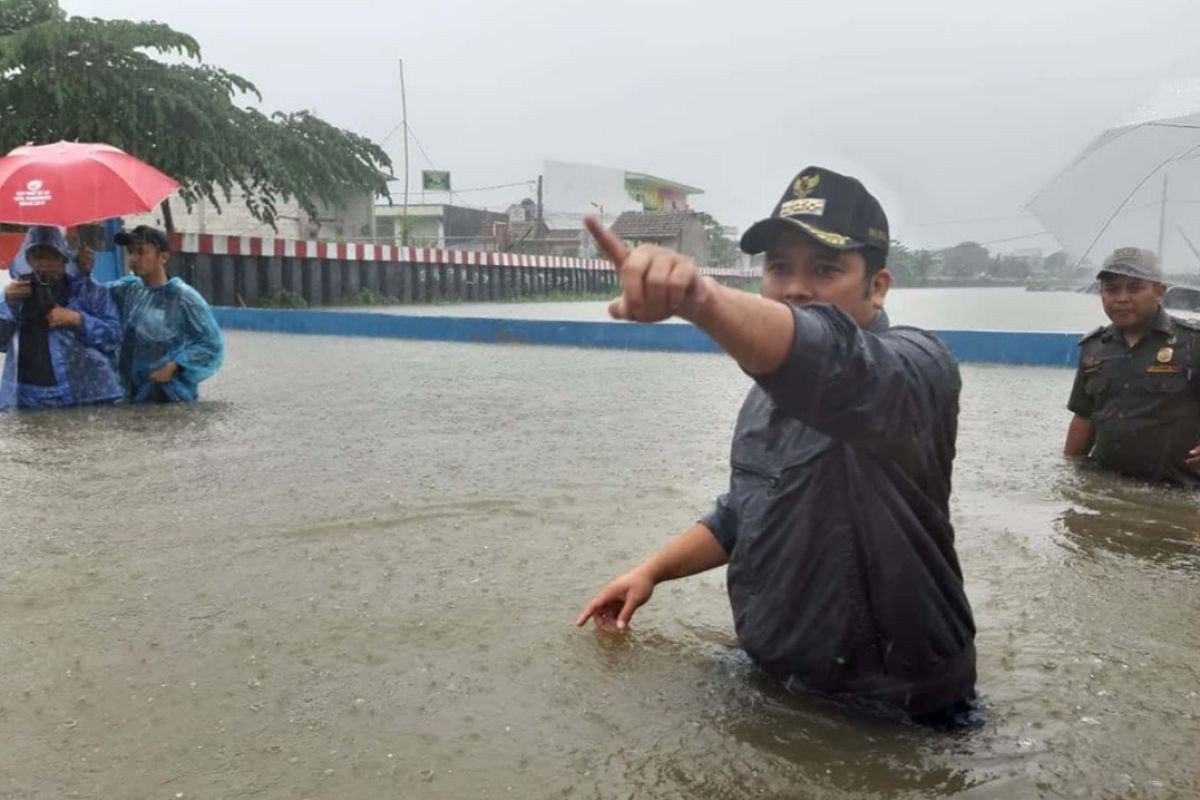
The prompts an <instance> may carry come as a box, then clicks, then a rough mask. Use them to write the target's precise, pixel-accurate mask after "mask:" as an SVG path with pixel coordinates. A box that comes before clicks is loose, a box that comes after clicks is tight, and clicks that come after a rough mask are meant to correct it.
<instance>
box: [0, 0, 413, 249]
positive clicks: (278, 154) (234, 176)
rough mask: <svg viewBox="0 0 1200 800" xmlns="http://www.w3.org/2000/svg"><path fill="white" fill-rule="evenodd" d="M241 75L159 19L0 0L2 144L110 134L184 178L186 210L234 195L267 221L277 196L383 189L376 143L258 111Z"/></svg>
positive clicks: (381, 155)
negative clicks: (249, 102)
mask: <svg viewBox="0 0 1200 800" xmlns="http://www.w3.org/2000/svg"><path fill="white" fill-rule="evenodd" d="M250 98H254V99H261V96H260V95H259V93H258V89H257V88H256V87H255V86H254V84H253V83H251V82H250V81H249V80H247V79H246V78H243V77H242V76H240V75H237V74H235V73H233V72H229V71H227V70H223V69H220V68H218V67H215V66H212V65H210V64H207V63H204V62H203V61H202V60H201V54H200V45H199V44H198V43H197V42H196V40H195V39H193V38H192V37H191V36H188V35H187V34H185V33H180V32H179V31H176V30H173V29H172V28H170V27H169V26H167V25H164V24H162V23H158V22H135V21H129V20H102V19H87V18H83V17H68V16H66V14H64V12H63V11H62V9H61V8H60V7H59V5H58V2H57V0H0V147H3V148H4V150H5V151H7V150H8V149H11V148H12V147H16V146H18V145H21V144H26V143H34V144H45V143H48V142H53V141H57V140H60V139H65V140H69V141H90V142H106V143H108V144H111V145H114V146H116V147H119V148H121V149H122V150H125V151H126V152H128V153H130V154H132V155H134V156H137V157H138V158H140V159H142V160H143V161H146V162H147V163H149V164H152V165H154V166H155V167H157V168H158V169H160V170H162V171H163V172H165V173H167V174H168V175H170V176H172V177H173V178H175V179H176V180H177V181H179V182H180V184H182V186H183V189H182V191H181V193H180V196H181V198H182V199H183V201H184V202H185V203H186V204H188V205H189V206H191V205H192V204H193V203H195V202H196V201H197V200H199V199H200V198H205V199H207V200H208V201H210V202H211V203H213V204H214V205H216V206H217V207H218V208H219V207H220V205H221V203H222V202H229V201H230V199H231V197H232V194H233V191H234V190H235V189H236V190H238V191H240V192H241V193H242V195H243V196H244V199H245V203H246V206H247V208H248V209H249V210H250V212H251V213H252V214H253V215H254V216H255V217H256V218H257V219H259V220H261V221H263V222H266V223H268V224H271V225H274V223H275V218H276V203H277V202H279V201H281V200H282V201H289V200H292V199H293V198H294V199H295V200H297V201H298V202H299V204H300V206H301V207H302V208H303V209H304V211H305V213H307V214H308V215H310V216H313V217H316V216H318V215H319V206H320V205H325V206H327V207H331V206H340V205H342V204H343V203H344V202H345V200H346V199H347V198H349V197H350V196H351V195H355V194H357V195H362V194H365V193H368V192H370V193H372V194H376V195H382V196H385V197H386V196H389V195H388V189H387V175H386V171H387V170H389V169H390V168H391V160H390V159H389V158H388V156H387V154H386V153H385V152H384V151H383V150H382V148H380V147H379V146H378V145H376V144H375V143H373V142H371V141H370V140H368V139H366V138H365V137H362V136H359V135H358V134H355V133H352V132H350V131H347V130H343V129H341V128H337V127H335V126H333V125H330V124H329V123H327V122H325V121H323V120H321V119H319V118H317V117H315V116H313V115H312V114H310V113H309V112H307V111H300V112H295V113H273V114H269V115H268V114H263V113H262V112H260V111H258V110H257V109H254V108H252V107H249V106H245V105H239V104H238V101H240V100H246V99H250Z"/></svg>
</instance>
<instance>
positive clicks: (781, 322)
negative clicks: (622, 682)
mask: <svg viewBox="0 0 1200 800" xmlns="http://www.w3.org/2000/svg"><path fill="white" fill-rule="evenodd" d="M588 229H589V230H590V232H591V233H592V235H593V236H594V237H595V238H596V240H597V242H598V243H599V245H600V247H601V248H602V249H603V250H604V252H605V253H606V254H607V255H608V257H609V258H610V259H611V260H612V261H613V263H614V264H616V265H617V269H618V272H619V274H620V278H621V290H622V294H621V296H620V297H619V298H618V299H617V300H615V301H614V302H613V304H612V306H611V307H610V312H611V313H612V315H613V316H614V317H617V318H619V319H628V320H636V321H640V322H657V321H659V320H664V319H667V318H668V317H671V316H680V317H682V318H683V319H685V320H688V321H689V322H691V323H692V324H694V325H696V326H697V327H699V328H701V329H702V330H703V331H705V332H706V333H707V334H708V335H709V336H711V337H712V338H713V339H714V340H715V341H716V342H717V343H718V344H719V345H720V346H721V347H722V348H723V349H724V350H725V351H726V352H727V353H729V355H731V356H732V357H733V358H734V359H736V360H737V362H738V364H740V365H741V367H742V369H743V370H745V371H746V372H747V373H748V374H749V375H750V377H752V378H753V379H754V382H755V386H754V387H752V388H751V390H750V393H749V395H748V396H747V397H746V400H745V403H744V405H743V406H742V410H741V414H740V416H739V417H738V422H737V428H736V431H735V432H734V437H733V446H732V453H731V459H730V460H731V466H732V470H731V475H730V482H729V491H728V493H726V494H724V495H722V496H721V497H720V498H719V499H718V500H717V502H716V506H715V508H714V509H713V510H712V512H711V513H710V514H708V515H707V516H706V517H704V518H703V519H702V520H700V521H699V522H697V523H696V524H694V525H692V526H691V527H690V528H689V529H688V530H686V531H685V532H684V533H683V534H681V535H680V536H679V537H678V538H676V539H675V540H674V541H672V542H671V543H669V544H668V545H667V546H666V547H665V548H664V549H662V550H661V551H659V552H658V553H656V554H655V555H653V556H651V557H650V558H649V559H647V560H646V561H645V562H644V563H642V564H641V565H640V566H637V567H635V568H634V569H632V570H630V571H629V572H627V573H625V574H624V575H622V576H621V577H619V578H617V579H616V580H614V581H612V582H611V583H609V584H608V585H607V586H605V587H604V588H603V589H602V590H601V591H600V593H599V594H597V595H596V596H595V598H593V599H592V601H591V602H589V603H588V604H587V606H586V607H585V608H584V609H583V612H582V613H581V614H580V616H579V619H578V621H577V624H579V625H581V626H582V625H584V624H586V623H587V621H588V619H591V618H594V619H595V621H596V624H597V626H598V627H600V628H602V629H605V630H624V629H625V628H626V626H627V625H628V623H629V620H630V618H631V617H632V616H633V614H634V612H635V611H636V610H637V609H638V608H639V607H640V606H641V605H642V604H643V603H645V602H646V601H647V600H648V599H649V598H650V595H651V592H652V591H653V590H654V587H655V585H656V584H658V583H660V582H662V581H666V580H672V579H674V578H682V577H685V576H687V575H694V574H696V573H699V572H703V571H705V570H709V569H713V568H715V567H719V566H721V565H724V564H728V565H729V570H728V578H727V580H728V588H729V598H730V602H731V604H732V606H733V614H734V622H735V626H736V629H737V635H738V639H739V642H740V644H741V646H742V647H743V648H745V650H746V652H747V653H749V655H750V656H751V657H752V658H753V659H754V660H755V661H756V662H757V663H758V664H759V665H761V666H762V667H763V668H764V669H765V670H767V671H768V672H770V673H772V674H774V675H776V676H778V677H779V678H780V679H781V680H782V681H783V682H784V683H785V684H786V685H787V686H788V687H789V688H790V689H793V690H807V691H812V692H816V693H821V694H823V695H828V696H834V697H837V698H841V699H852V700H856V701H865V702H867V703H869V704H870V705H872V706H873V707H875V708H880V709H887V710H889V712H891V713H894V712H896V711H897V710H898V711H899V712H901V713H902V714H904V715H907V716H908V717H910V718H912V719H914V720H916V721H919V722H928V723H932V724H954V723H955V722H957V721H958V720H959V719H960V715H961V714H962V713H963V712H964V711H968V710H969V708H970V703H971V701H972V699H973V697H974V684H975V646H974V636H975V626H974V621H973V618H972V615H971V607H970V604H969V603H968V602H967V597H966V594H965V592H964V590H963V580H962V573H961V570H960V568H959V564H958V558H957V556H956V554H955V550H954V528H953V527H952V526H951V523H950V513H949V507H948V506H949V497H950V477H951V465H952V462H953V459H954V449H955V437H956V432H957V420H958V397H959V388H960V381H959V374H958V366H957V364H956V363H955V361H954V358H953V357H952V356H951V354H950V352H949V350H948V349H947V348H946V346H945V345H944V344H943V343H942V342H941V341H939V340H938V339H937V338H935V337H934V336H932V335H931V334H929V333H927V332H925V331H921V330H917V329H915V328H900V327H890V326H889V324H888V319H887V315H886V314H885V313H884V311H883V304H884V299H885V297H886V295H887V292H888V288H889V286H890V285H891V275H890V274H889V273H888V271H887V269H885V262H886V259H887V250H888V241H889V239H888V223H887V217H886V216H885V215H884V213H883V209H882V208H881V207H880V205H879V203H878V201H877V200H876V199H875V198H874V197H873V196H872V195H871V194H870V193H869V192H868V191H867V190H866V189H865V188H864V187H863V185H862V184H861V183H860V182H859V181H857V180H855V179H854V178H850V177H846V176H843V175H839V174H838V173H836V172H832V171H830V170H827V169H822V168H819V167H809V168H807V169H805V170H804V171H803V172H801V173H800V174H799V175H798V176H796V178H795V180H793V181H791V182H790V183H789V184H788V187H787V190H786V192H785V193H784V195H783V197H782V199H781V200H780V201H779V203H778V205H776V207H775V210H774V212H773V213H772V214H771V216H770V217H769V218H767V219H764V220H761V221H760V222H758V223H756V224H755V225H753V226H752V227H751V228H750V229H749V230H747V231H746V234H745V235H744V236H743V237H742V241H741V246H742V249H743V250H745V251H746V252H747V253H752V254H756V253H763V252H765V253H766V259H765V264H764V270H763V282H762V295H763V296H762V297H759V296H756V295H753V294H750V293H748V292H744V291H740V290H737V289H730V288H727V287H724V286H721V285H720V284H718V283H716V282H715V281H714V280H713V279H711V278H707V277H702V276H701V275H700V274H699V273H698V272H697V270H696V268H695V266H694V265H693V264H692V263H691V262H690V261H689V260H688V259H687V258H685V257H683V256H681V255H679V254H677V253H674V252H672V251H670V250H667V249H664V248H660V247H654V246H642V247H639V248H637V249H635V250H633V251H632V252H630V251H628V250H626V248H625V246H624V245H623V244H622V243H621V242H620V240H618V239H617V238H616V237H614V236H613V235H612V234H611V233H609V232H608V231H606V230H604V229H603V228H602V227H601V226H600V225H599V223H597V222H596V220H594V219H591V220H589V221H588ZM664 402H668V403H669V402H670V401H669V398H667V399H665V400H664ZM700 424H703V423H702V422H701V423H700Z"/></svg>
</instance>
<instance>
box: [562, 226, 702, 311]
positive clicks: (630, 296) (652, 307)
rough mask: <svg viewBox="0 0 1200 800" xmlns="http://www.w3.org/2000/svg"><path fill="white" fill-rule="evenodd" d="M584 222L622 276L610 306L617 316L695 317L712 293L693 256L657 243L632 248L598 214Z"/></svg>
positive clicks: (618, 274) (610, 309)
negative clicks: (687, 255) (606, 225)
mask: <svg viewBox="0 0 1200 800" xmlns="http://www.w3.org/2000/svg"><path fill="white" fill-rule="evenodd" d="M584 224H585V225H586V227H587V230H588V233H590V234H591V235H592V238H593V239H595V240H596V244H597V245H599V247H600V249H601V250H602V251H603V252H604V255H605V256H607V257H608V260H609V261H611V262H612V263H613V266H614V267H616V270H617V276H618V277H619V278H620V279H621V296H620V297H618V298H617V299H616V300H614V301H612V303H611V304H610V305H609V307H608V313H609V314H610V315H611V316H612V317H613V318H614V319H626V320H631V321H634V322H660V321H662V320H664V319H667V318H669V317H673V316H680V317H682V318H684V319H686V320H688V321H689V322H695V321H696V315H697V313H698V311H699V309H700V307H701V306H702V305H703V304H704V301H705V300H706V299H707V297H708V295H709V287H708V281H709V280H710V279H708V278H705V277H704V276H703V275H701V274H700V271H699V270H698V269H696V265H695V264H693V263H692V260H691V259H690V258H687V257H686V256H682V255H680V254H679V253H676V252H675V251H674V250H668V249H667V248H665V247H657V246H655V245H642V246H641V247H638V248H636V249H634V250H633V251H632V252H630V250H629V249H628V248H627V247H625V244H624V242H622V241H621V240H620V239H619V238H618V237H617V236H616V235H615V234H613V232H612V231H610V230H608V229H606V228H605V227H604V226H603V225H601V224H600V222H599V220H597V219H596V218H595V217H587V218H585V219H584Z"/></svg>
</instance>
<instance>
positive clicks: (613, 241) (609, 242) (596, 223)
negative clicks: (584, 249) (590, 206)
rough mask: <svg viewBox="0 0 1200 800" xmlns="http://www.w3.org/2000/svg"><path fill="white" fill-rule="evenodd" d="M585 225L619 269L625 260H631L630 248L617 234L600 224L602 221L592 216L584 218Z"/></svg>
mask: <svg viewBox="0 0 1200 800" xmlns="http://www.w3.org/2000/svg"><path fill="white" fill-rule="evenodd" d="M583 224H584V225H585V226H586V227H587V230H588V233H590V234H591V235H592V238H593V239H595V240H596V244H598V245H599V246H600V249H601V250H603V251H604V255H605V256H606V257H607V258H608V260H609V261H611V262H612V263H614V264H616V265H617V266H618V267H619V266H621V265H622V264H624V263H625V259H627V258H629V248H627V247H626V246H625V243H624V242H622V241H621V239H620V238H619V237H618V236H617V235H616V234H614V233H613V232H612V231H610V230H608V229H607V228H605V227H604V226H603V225H601V224H600V220H598V219H596V218H595V217H592V216H588V217H584V218H583Z"/></svg>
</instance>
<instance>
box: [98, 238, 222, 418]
mask: <svg viewBox="0 0 1200 800" xmlns="http://www.w3.org/2000/svg"><path fill="white" fill-rule="evenodd" d="M115 241H116V243H117V244H118V245H119V246H121V247H124V248H125V252H126V259H127V261H128V264H129V269H130V271H131V272H132V273H133V274H132V275H127V276H125V277H123V278H120V279H118V280H116V281H113V282H112V283H109V284H106V288H107V289H108V291H110V292H111V293H112V296H113V299H114V300H115V301H116V303H117V306H118V308H119V309H120V311H121V329H122V338H121V349H120V353H119V354H118V357H117V370H118V372H119V374H120V376H121V382H122V383H123V384H124V386H125V391H126V393H127V395H128V397H129V399H130V400H132V401H133V402H135V403H147V402H155V403H170V402H181V401H182V402H186V401H192V400H195V399H196V398H197V397H199V394H200V382H201V381H204V380H207V379H208V378H210V377H212V376H213V375H214V374H215V373H216V372H217V370H218V369H220V367H221V363H222V362H223V360H224V358H225V338H224V337H223V336H222V335H221V329H220V328H219V327H218V326H217V321H216V319H214V318H213V315H212V310H211V309H210V308H209V307H208V303H207V302H205V300H204V298H203V297H201V296H200V293H199V292H197V291H196V290H195V289H193V288H192V287H191V286H188V285H187V283H185V282H184V281H183V280H182V279H181V278H168V277H167V262H168V261H169V260H170V258H171V248H170V244H169V241H168V239H167V236H166V234H164V233H163V232H162V231H160V230H157V229H156V228H151V227H149V226H148V225H139V226H137V227H136V228H134V229H133V230H132V231H122V232H121V233H118V234H117V236H116V237H115ZM81 256H82V257H81V258H80V268H81V269H82V270H83V271H85V272H86V273H87V274H89V275H90V274H91V271H92V266H93V257H92V254H91V253H87V254H86V255H84V254H81Z"/></svg>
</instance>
